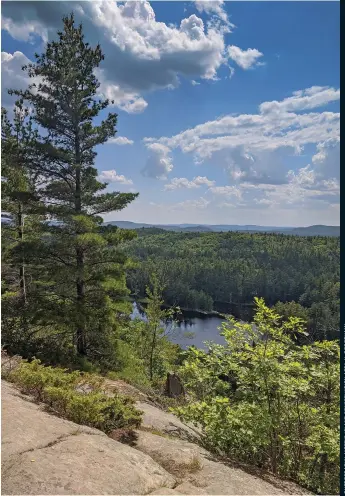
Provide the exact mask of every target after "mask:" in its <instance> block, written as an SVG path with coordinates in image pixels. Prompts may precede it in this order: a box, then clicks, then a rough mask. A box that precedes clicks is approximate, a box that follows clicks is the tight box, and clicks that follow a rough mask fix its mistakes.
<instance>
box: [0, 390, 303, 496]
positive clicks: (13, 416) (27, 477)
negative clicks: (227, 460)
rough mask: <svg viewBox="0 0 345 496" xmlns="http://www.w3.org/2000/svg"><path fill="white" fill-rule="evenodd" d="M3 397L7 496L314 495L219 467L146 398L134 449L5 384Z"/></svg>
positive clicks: (186, 429) (192, 436) (182, 428)
mask: <svg viewBox="0 0 345 496" xmlns="http://www.w3.org/2000/svg"><path fill="white" fill-rule="evenodd" d="M113 387H115V386H114V384H113ZM1 395H2V474H1V476H2V494H3V495H12V494H17V495H19V494H21V495H23V494H30V495H42V494H47V495H57V494H71V495H72V494H85V495H91V494H95V495H96V494H98V495H103V494H112V495H119V494H123V495H126V494H132V495H134V494H135V495H141V494H156V495H160V494H161V495H165V494H180V495H181V494H185V495H187V494H191V495H192V494H194V495H198V494H210V495H211V494H214V495H216V494H217V495H230V494H238V495H245V494H248V495H249V494H252V495H254V494H257V495H274V494H307V492H306V491H304V490H302V489H301V488H299V487H298V486H296V485H295V484H291V483H287V482H284V481H279V480H276V479H272V481H271V482H267V481H264V480H263V479H262V478H260V477H257V476H253V475H250V474H249V473H247V472H245V471H244V470H241V469H239V468H234V467H231V466H228V465H226V464H224V463H221V462H220V461H217V460H215V459H214V458H213V457H212V456H211V454H210V453H208V452H207V451H206V450H205V449H203V448H201V447H200V446H198V445H197V444H195V443H192V442H190V441H187V440H186V439H194V440H195V439H197V437H198V433H197V432H196V431H194V430H193V429H192V428H190V427H188V426H186V425H184V424H183V423H182V422H180V421H179V420H178V419H177V418H176V417H174V415H172V414H171V413H167V412H164V411H162V410H160V409H158V408H156V407H154V406H153V405H150V404H147V403H145V402H143V401H142V400H143V398H142V397H140V400H141V401H140V403H139V402H138V407H139V408H140V409H141V410H144V422H143V427H142V430H137V431H135V432H134V439H133V440H132V442H131V445H130V446H129V445H126V444H122V443H120V442H118V441H115V440H114V439H111V438H110V437H108V436H106V435H105V434H104V433H103V432H101V431H98V430H97V429H91V428H88V427H84V426H80V425H77V424H74V423H73V422H69V421H67V420H64V419H61V418H58V417H56V416H53V415H51V414H49V413H47V412H46V411H45V410H44V405H37V404H35V403H34V402H32V401H31V399H30V397H28V396H23V395H22V394H20V393H19V391H18V390H17V389H16V388H15V387H14V386H13V385H12V384H9V383H7V382H5V381H2V391H1ZM180 437H182V438H184V439H180Z"/></svg>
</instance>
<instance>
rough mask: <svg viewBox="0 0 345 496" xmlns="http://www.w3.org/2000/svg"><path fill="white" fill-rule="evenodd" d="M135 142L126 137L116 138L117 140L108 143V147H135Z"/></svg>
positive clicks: (111, 139) (112, 139)
mask: <svg viewBox="0 0 345 496" xmlns="http://www.w3.org/2000/svg"><path fill="white" fill-rule="evenodd" d="M133 143H134V141H133V140H131V139H128V138H126V137H125V136H116V137H115V138H110V139H109V140H108V141H107V143H106V144H107V145H121V146H123V145H133Z"/></svg>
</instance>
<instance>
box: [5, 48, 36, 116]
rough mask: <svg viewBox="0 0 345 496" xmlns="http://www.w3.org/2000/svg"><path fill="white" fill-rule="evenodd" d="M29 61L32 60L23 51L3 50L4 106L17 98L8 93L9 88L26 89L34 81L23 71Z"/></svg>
mask: <svg viewBox="0 0 345 496" xmlns="http://www.w3.org/2000/svg"><path fill="white" fill-rule="evenodd" d="M28 63H30V60H29V59H28V58H27V57H26V56H25V55H24V54H23V53H22V52H18V51H16V52H14V53H13V54H11V53H7V52H1V79H2V95H1V102H2V105H3V106H4V107H9V106H12V105H13V103H14V102H15V100H16V97H15V96H10V95H9V94H8V90H9V89H13V90H25V89H26V88H27V87H28V85H29V84H31V83H33V82H34V81H33V80H30V78H29V77H28V76H27V75H26V73H25V72H24V71H22V67H23V65H26V64H28Z"/></svg>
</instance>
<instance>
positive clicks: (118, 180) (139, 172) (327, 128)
mask: <svg viewBox="0 0 345 496" xmlns="http://www.w3.org/2000/svg"><path fill="white" fill-rule="evenodd" d="M19 3H20V2H2V28H3V29H2V104H3V105H5V106H10V105H11V99H10V97H9V96H8V95H6V91H5V90H6V88H7V87H25V86H26V85H27V82H28V81H27V79H26V77H25V74H23V73H22V71H21V70H20V68H21V66H22V65H23V64H24V63H25V62H26V61H27V59H29V60H33V57H34V53H35V51H41V50H42V47H43V46H44V43H45V42H46V40H48V39H51V38H52V37H54V36H55V33H56V31H57V30H58V29H59V28H60V27H61V21H60V19H61V17H62V15H63V14H67V13H69V12H70V11H71V10H72V9H73V10H74V11H75V13H76V18H77V20H78V21H82V22H83V25H84V27H85V35H86V37H87V39H88V40H89V41H90V42H91V43H97V42H98V41H99V42H100V43H101V46H102V48H103V51H104V54H105V61H104V63H103V64H102V66H101V67H100V71H99V73H98V76H99V79H100V82H101V87H100V91H101V92H102V94H103V95H105V96H109V97H111V98H113V99H114V100H115V110H116V112H117V113H118V116H119V118H118V134H117V139H116V140H115V141H114V142H113V143H110V144H107V145H104V146H102V147H99V150H98V156H97V159H96V166H97V169H98V170H99V174H100V177H102V178H104V179H105V180H106V181H107V182H109V186H108V188H109V190H110V191H139V193H140V196H139V198H138V199H137V200H135V202H133V204H132V205H130V206H129V207H128V208H127V209H125V210H124V211H122V212H114V213H111V214H108V215H107V216H106V220H115V219H117V220H120V219H121V220H131V221H137V222H150V223H208V224H224V223H228V224H261V225H282V226H299V225H301V226H302V225H311V224H331V225H337V224H339V173H340V159H339V134H340V132H339V128H340V123H339V98H340V91H339V85H340V83H339V81H340V71H339V69H340V67H339V61H340V53H339V44H340V40H339V34H340V33H339V26H340V17H339V2H260V1H257V2H222V1H218V0H213V1H212V0H211V1H209V2H200V1H196V2H183V1H179V2H151V3H149V2H133V1H132V2H118V3H116V2H105V3H104V2H99V1H93V2H87V3H86V2H78V1H73V2H34V3H31V2H28V1H26V2H22V3H21V5H18V4H19ZM111 110H113V109H111Z"/></svg>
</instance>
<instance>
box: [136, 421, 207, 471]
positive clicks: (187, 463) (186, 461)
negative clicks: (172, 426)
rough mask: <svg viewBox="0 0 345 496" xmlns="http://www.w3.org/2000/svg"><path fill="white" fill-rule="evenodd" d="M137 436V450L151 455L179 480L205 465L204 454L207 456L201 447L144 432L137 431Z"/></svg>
mask: <svg viewBox="0 0 345 496" xmlns="http://www.w3.org/2000/svg"><path fill="white" fill-rule="evenodd" d="M136 435H137V439H136V441H135V447H136V449H138V450H140V451H141V452H143V453H146V454H147V455H150V456H151V458H153V459H154V460H155V461H157V462H158V463H159V464H160V465H162V467H165V469H166V470H167V471H169V472H170V473H172V474H174V475H175V477H176V478H178V479H181V478H183V477H184V476H185V475H187V474H189V473H191V472H194V471H198V470H200V468H201V467H202V463H203V459H202V454H203V453H205V454H207V452H206V451H205V450H203V449H202V448H200V447H199V446H197V445H195V444H192V443H189V442H187V441H183V440H181V439H171V438H168V437H164V436H160V435H156V434H152V433H150V432H143V431H136Z"/></svg>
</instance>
